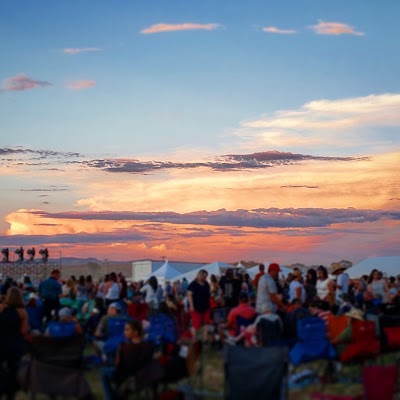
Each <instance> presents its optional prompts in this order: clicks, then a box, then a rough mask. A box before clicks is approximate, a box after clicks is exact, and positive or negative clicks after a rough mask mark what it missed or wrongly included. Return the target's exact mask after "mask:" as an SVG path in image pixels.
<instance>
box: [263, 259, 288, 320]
mask: <svg viewBox="0 0 400 400" xmlns="http://www.w3.org/2000/svg"><path fill="white" fill-rule="evenodd" d="M279 272H281V269H280V267H279V265H278V264H276V263H272V264H270V265H269V267H268V273H267V274H264V275H262V276H261V278H260V279H259V281H258V289H257V299H256V311H257V313H259V314H260V313H261V312H262V311H261V310H264V309H269V310H272V312H276V311H277V310H278V309H279V310H284V308H285V307H284V305H283V303H282V300H281V299H280V298H279V296H278V291H277V287H276V283H275V280H276V279H277V278H278V276H279Z"/></svg>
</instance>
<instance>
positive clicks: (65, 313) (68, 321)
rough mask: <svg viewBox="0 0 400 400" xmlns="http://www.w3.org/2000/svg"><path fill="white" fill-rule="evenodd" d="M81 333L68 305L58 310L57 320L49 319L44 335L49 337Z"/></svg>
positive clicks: (80, 328) (79, 326)
mask: <svg viewBox="0 0 400 400" xmlns="http://www.w3.org/2000/svg"><path fill="white" fill-rule="evenodd" d="M82 334H83V330H82V327H81V325H80V324H79V322H78V320H77V319H76V317H74V316H73V313H72V310H71V309H70V308H69V307H63V308H61V309H60V310H59V311H58V321H51V322H50V323H49V325H48V327H47V330H46V332H45V335H46V336H49V337H69V336H76V335H82Z"/></svg>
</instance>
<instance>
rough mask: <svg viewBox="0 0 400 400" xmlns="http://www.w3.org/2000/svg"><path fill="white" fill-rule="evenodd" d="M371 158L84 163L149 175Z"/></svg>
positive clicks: (279, 156)
mask: <svg viewBox="0 0 400 400" xmlns="http://www.w3.org/2000/svg"><path fill="white" fill-rule="evenodd" d="M367 159H368V158H367V157H363V158H355V157H322V156H311V155H304V154H294V153H288V152H279V151H266V152H262V153H253V154H236V155H235V154H228V155H223V156H220V157H217V158H215V159H214V160H211V161H204V162H187V163H186V162H170V161H140V160H136V159H131V160H119V159H98V160H89V161H85V162H83V164H84V165H86V166H88V167H91V168H98V169H101V170H104V171H107V172H113V173H132V174H148V173H153V172H156V171H161V170H170V169H194V168H210V169H212V170H214V171H236V170H253V169H265V168H271V167H275V166H279V165H292V164H298V163H299V162H303V161H310V160H314V161H336V162H337V161H343V162H344V161H347V162H349V161H359V160H367Z"/></svg>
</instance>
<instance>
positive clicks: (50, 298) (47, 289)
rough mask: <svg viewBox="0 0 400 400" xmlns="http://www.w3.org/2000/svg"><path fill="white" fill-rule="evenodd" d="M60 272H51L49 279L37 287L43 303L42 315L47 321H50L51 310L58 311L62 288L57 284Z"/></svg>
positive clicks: (56, 270) (55, 270)
mask: <svg viewBox="0 0 400 400" xmlns="http://www.w3.org/2000/svg"><path fill="white" fill-rule="evenodd" d="M60 278H61V272H60V271H59V270H58V269H54V270H53V271H51V274H50V277H49V278H48V279H46V280H45V281H43V282H42V283H41V284H40V285H39V295H40V298H41V299H42V301H43V315H44V316H45V318H46V320H47V321H50V320H51V319H52V312H53V310H55V311H58V310H59V309H60V307H61V306H60V297H61V296H62V287H61V284H60V282H59V280H60Z"/></svg>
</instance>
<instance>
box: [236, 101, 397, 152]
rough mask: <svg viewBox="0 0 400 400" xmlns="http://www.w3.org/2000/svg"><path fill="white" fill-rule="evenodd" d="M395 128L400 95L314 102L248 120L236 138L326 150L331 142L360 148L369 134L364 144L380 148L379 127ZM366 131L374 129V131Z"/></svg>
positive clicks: (265, 143)
mask: <svg viewBox="0 0 400 400" xmlns="http://www.w3.org/2000/svg"><path fill="white" fill-rule="evenodd" d="M393 126H400V94H399V93H385V94H371V95H369V96H365V97H353V98H344V99H338V100H328V99H321V100H315V101H311V102H309V103H306V104H304V105H302V106H301V107H300V108H298V109H292V110H279V111H276V112H274V113H273V114H271V115H262V116H261V117H260V118H258V119H254V120H248V121H244V122H243V123H242V129H239V130H237V131H236V132H235V133H234V135H237V136H238V137H242V138H243V140H246V141H251V140H254V139H255V138H256V139H259V140H258V141H257V146H258V147H259V146H260V145H270V146H277V147H278V146H284V147H288V146H298V147H303V146H306V147H307V148H309V147H310V146H312V147H316V146H321V147H322V146H323V145H326V143H327V142H328V141H329V140H330V139H332V141H334V142H335V145H336V146H338V145H339V146H341V147H349V146H353V145H357V146H358V147H359V146H360V141H359V139H360V137H362V135H365V138H364V139H363V140H362V141H361V142H362V145H363V146H366V145H368V144H369V143H371V142H372V144H374V145H375V148H376V145H377V144H378V143H381V144H382V143H384V137H383V136H382V134H381V133H382V132H379V130H377V129H376V127H393ZM243 128H244V129H243ZM365 128H374V129H371V132H370V131H368V130H365ZM341 133H343V134H345V135H344V136H343V140H340V139H341V138H340V134H341ZM360 135H361V136H360ZM355 141H356V142H355ZM260 142H261V143H260ZM354 142H355V143H354ZM324 147H326V146H324Z"/></svg>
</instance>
